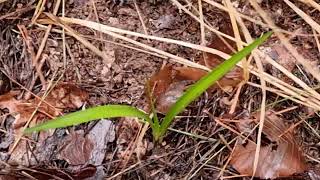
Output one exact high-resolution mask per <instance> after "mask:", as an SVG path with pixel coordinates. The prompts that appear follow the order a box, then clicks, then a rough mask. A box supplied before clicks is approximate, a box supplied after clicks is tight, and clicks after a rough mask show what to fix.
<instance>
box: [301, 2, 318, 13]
mask: <svg viewBox="0 0 320 180" xmlns="http://www.w3.org/2000/svg"><path fill="white" fill-rule="evenodd" d="M299 1H301V2H303V3H306V4H308V5H310V6H312V7H314V8H315V9H317V10H318V11H320V4H318V3H317V2H315V1H314V0H299Z"/></svg>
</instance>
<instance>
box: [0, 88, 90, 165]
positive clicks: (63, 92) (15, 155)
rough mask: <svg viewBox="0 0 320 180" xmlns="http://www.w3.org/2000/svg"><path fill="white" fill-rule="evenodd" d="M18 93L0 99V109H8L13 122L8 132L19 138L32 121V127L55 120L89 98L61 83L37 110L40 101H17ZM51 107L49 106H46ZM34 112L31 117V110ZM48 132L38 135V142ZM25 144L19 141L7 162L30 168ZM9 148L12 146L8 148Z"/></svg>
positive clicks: (10, 93)
mask: <svg viewBox="0 0 320 180" xmlns="http://www.w3.org/2000/svg"><path fill="white" fill-rule="evenodd" d="M17 94H18V92H15V91H11V92H9V93H7V94H4V95H1V96H0V109H7V110H8V113H10V115H11V116H13V117H14V122H13V124H12V126H11V128H12V129H10V130H9V132H12V133H13V134H16V135H19V134H20V133H22V129H21V128H22V127H23V126H24V125H25V124H26V123H27V122H28V121H29V119H30V118H32V119H31V124H36V123H38V122H41V121H44V120H46V119H50V118H52V117H57V116H58V115H61V114H62V112H63V111H70V110H75V109H78V108H80V107H81V106H82V105H83V103H84V102H85V100H86V99H87V97H88V94H87V93H86V92H85V91H84V90H82V89H80V88H79V87H77V86H75V85H73V84H69V83H61V84H58V85H57V86H56V87H55V88H53V89H52V90H51V91H50V92H49V94H48V95H47V96H46V99H45V102H42V103H41V105H40V106H39V108H38V109H37V106H38V104H39V102H40V100H39V99H36V98H34V99H29V100H17V99H16V98H15V96H16V95H17ZM43 94H44V92H40V93H39V94H38V96H40V97H41V96H42V95H43ZM49 104H50V105H49ZM35 110H37V112H36V113H35V114H34V116H32V115H33V113H34V111H35ZM48 136H50V132H41V133H40V136H39V142H42V141H44V140H45V139H46V138H47V137H48ZM26 147H27V145H26V141H25V140H21V141H20V142H19V144H17V146H16V148H14V150H13V151H12V152H11V157H10V160H9V163H18V164H21V165H29V163H30V161H29V159H30V158H29V157H28V155H27V149H26ZM10 149H11V147H10Z"/></svg>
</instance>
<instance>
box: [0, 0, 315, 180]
mask: <svg viewBox="0 0 320 180" xmlns="http://www.w3.org/2000/svg"><path fill="white" fill-rule="evenodd" d="M5 1H6V0H0V3H8V2H5ZM300 1H301V2H302V3H305V4H306V5H308V6H310V7H313V8H314V9H317V10H318V11H320V6H319V4H317V3H316V2H314V1H311V0H300ZM170 2H171V3H172V5H171V6H172V8H173V9H178V10H179V11H181V13H180V14H181V16H186V17H188V18H190V19H192V20H193V21H195V22H196V24H197V25H198V29H197V33H195V34H194V36H198V37H197V39H199V41H198V42H196V43H195V42H189V41H187V40H178V38H177V39H175V38H166V37H163V36H161V37H160V36H158V34H156V33H155V31H153V29H152V27H151V26H150V22H149V21H148V18H150V17H149V16H148V15H147V11H146V10H145V8H146V7H150V5H146V3H144V2H143V3H142V2H136V1H134V4H133V5H132V8H133V7H134V11H135V12H136V13H137V19H138V21H139V22H140V24H139V25H138V26H139V27H141V29H140V31H132V30H126V28H123V27H113V26H111V25H108V24H106V21H105V19H107V18H109V17H108V16H110V14H112V12H111V11H110V12H109V11H108V13H109V14H108V16H106V17H105V15H102V14H103V13H104V12H103V11H102V10H101V8H100V6H99V5H100V3H102V2H100V1H98V0H91V3H90V4H92V9H91V11H92V12H90V13H89V15H88V18H87V19H79V18H72V17H69V16H68V7H69V6H68V5H67V4H66V3H67V2H65V1H64V0H63V1H60V0H58V1H57V2H56V3H55V6H54V9H53V10H52V11H49V12H44V7H45V4H46V3H47V1H46V0H43V1H38V2H37V6H36V7H35V10H34V13H33V16H32V17H31V16H29V17H28V18H29V20H30V21H31V24H32V25H33V26H30V27H28V28H27V31H39V32H41V31H43V32H42V36H41V38H40V39H38V42H39V43H38V46H37V51H36V54H35V56H34V57H33V58H32V62H31V61H30V62H28V63H32V65H33V67H34V69H33V71H35V74H37V76H38V77H40V79H41V82H42V84H38V82H37V79H34V85H31V86H30V88H26V85H27V84H21V83H20V82H17V80H16V79H15V78H12V77H11V75H10V74H8V73H6V72H7V71H8V67H7V66H4V65H3V64H2V65H1V71H2V72H3V73H4V74H5V75H6V76H8V78H9V79H10V81H11V82H12V83H14V84H15V85H13V87H19V88H21V89H24V90H26V91H27V92H28V93H29V96H31V95H33V96H35V93H34V92H33V91H34V90H35V89H37V88H36V86H42V88H43V89H46V90H47V93H48V92H49V90H50V89H51V88H50V87H52V85H53V84H54V81H55V79H56V76H58V75H57V74H54V73H53V72H52V71H50V70H49V68H48V67H47V66H46V62H47V63H48V61H50V58H49V59H48V58H46V59H44V60H43V61H41V58H43V56H44V55H45V54H46V53H48V52H47V49H46V47H47V46H48V39H50V38H51V37H55V36H56V33H58V34H61V35H59V36H61V39H62V49H61V52H62V56H60V57H62V60H63V68H62V70H61V69H60V71H59V72H60V73H61V72H62V74H60V77H61V78H62V79H63V76H64V73H66V72H67V71H68V70H67V69H68V66H70V64H72V69H75V71H76V76H77V77H78V78H77V79H78V83H82V84H84V86H91V87H94V88H96V89H99V88H98V83H97V82H93V85H91V84H90V83H91V82H89V81H85V82H84V83H83V82H80V80H81V76H82V75H81V73H83V72H82V70H81V67H80V68H79V67H76V66H77V64H79V63H80V62H77V61H78V60H79V58H78V56H77V57H74V54H73V53H74V52H73V51H74V50H75V48H73V44H70V42H69V40H70V38H71V37H72V38H74V39H76V40H77V41H78V42H77V43H78V44H77V45H78V46H83V47H85V48H87V49H89V50H90V51H89V52H90V53H91V54H94V55H93V56H96V57H97V58H101V59H103V60H104V62H107V64H105V65H106V68H107V70H106V71H107V72H106V73H107V75H108V76H110V77H111V75H112V78H113V77H114V76H113V75H115V74H117V75H120V74H121V76H130V73H136V72H135V71H140V73H141V72H142V73H143V66H141V67H140V68H137V69H139V70H128V72H124V71H123V70H116V69H121V68H124V66H122V65H121V66H119V64H121V60H120V62H115V61H113V60H110V59H109V57H108V56H107V55H106V52H105V51H107V50H106V49H104V48H103V47H101V46H100V47H99V46H97V42H100V43H105V44H113V45H117V46H121V47H122V48H123V49H126V50H125V51H126V52H127V51H128V52H129V54H130V53H132V54H135V53H142V54H143V56H147V55H148V57H150V58H148V60H150V59H151V60H154V59H152V58H155V57H157V58H159V59H157V61H158V62H157V64H159V66H160V65H161V64H162V63H167V62H169V63H172V64H178V65H181V66H189V67H193V68H199V69H202V70H205V71H210V69H209V68H208V67H206V66H204V65H201V64H198V63H197V59H196V58H195V57H196V56H193V55H191V54H186V57H182V56H179V55H177V54H175V53H172V52H168V51H165V50H163V49H162V48H161V46H178V47H179V48H180V49H183V48H189V49H191V50H192V51H194V52H197V53H199V54H203V53H212V54H215V55H217V56H219V57H222V58H223V59H227V58H229V57H230V54H227V53H225V52H222V51H220V50H218V49H213V48H210V47H207V46H206V44H207V42H208V41H209V40H210V38H211V36H212V35H211V34H216V35H217V36H220V37H221V38H223V39H224V41H225V42H226V39H228V40H231V41H233V42H235V44H236V47H237V50H240V49H242V48H243V47H244V46H245V45H247V44H249V43H250V42H252V41H253V39H254V37H252V35H251V34H252V32H251V31H252V28H251V27H250V26H248V24H249V23H248V22H250V23H251V24H253V26H255V27H263V28H270V29H272V30H273V31H274V32H275V36H274V37H273V39H272V40H271V41H272V42H271V43H274V42H276V41H279V42H280V43H281V44H282V45H283V46H284V47H285V48H286V49H287V50H288V51H289V52H290V53H291V54H292V55H293V56H294V57H295V58H296V60H297V62H298V63H299V65H302V67H303V71H304V72H306V74H307V75H306V76H307V78H308V80H309V81H310V82H312V83H311V84H310V83H308V82H306V81H305V80H304V79H302V78H301V77H300V76H299V74H297V73H295V72H291V71H288V70H287V69H286V68H285V67H283V66H282V65H280V64H279V63H278V62H276V61H275V60H274V59H273V58H272V57H271V56H270V55H269V54H266V53H265V52H264V51H263V49H257V50H255V51H254V52H253V53H252V56H250V57H248V58H247V59H245V60H243V62H242V63H239V64H238V65H239V66H240V67H242V68H243V70H244V71H243V72H244V77H245V78H244V79H245V80H244V81H243V82H242V83H241V84H240V85H239V86H238V87H236V88H235V90H233V91H232V92H231V93H229V94H228V93H225V92H215V93H214V94H206V95H204V96H203V97H201V99H200V100H199V101H197V102H195V103H194V105H192V106H190V108H188V110H187V111H186V112H185V113H184V115H185V116H182V117H180V118H177V122H176V123H175V124H174V125H173V127H172V128H171V131H170V133H169V134H168V136H167V137H166V138H165V143H164V144H162V145H157V146H156V147H154V149H152V150H149V152H151V154H148V155H146V156H145V157H143V158H141V157H138V158H137V159H138V160H137V161H135V160H133V159H132V158H131V157H132V156H135V155H134V153H133V152H130V153H129V154H130V157H129V158H128V159H126V160H125V163H124V164H125V165H124V166H123V167H121V168H118V169H117V168H114V167H117V166H118V165H119V163H118V162H117V161H116V160H114V159H113V158H114V157H111V158H110V157H108V158H110V159H108V158H107V159H108V160H110V162H107V163H110V164H109V165H108V167H109V168H110V169H109V168H108V169H109V170H108V172H107V176H108V178H109V179H112V178H120V177H122V178H126V177H131V178H137V177H144V176H148V175H150V176H151V177H154V178H156V177H165V176H168V177H169V178H174V179H177V178H185V179H191V178H202V177H208V176H210V177H216V178H224V179H229V178H234V177H242V176H244V175H237V174H236V173H235V172H234V171H233V170H232V169H231V168H229V166H228V164H229V160H230V157H229V155H230V154H232V151H233V150H234V147H235V146H234V144H235V142H236V141H237V138H239V137H242V138H243V139H248V136H249V135H247V137H246V136H245V135H243V134H242V132H238V130H236V128H235V127H234V126H233V125H230V124H225V123H224V122H221V121H219V117H220V116H223V115H226V114H228V112H229V114H233V115H236V114H239V110H240V109H249V111H251V108H253V109H254V110H255V111H260V112H261V113H260V123H258V124H257V125H256V126H255V127H254V128H253V129H252V132H251V133H254V132H255V131H257V127H258V126H259V128H258V133H257V142H254V141H252V140H250V139H249V140H250V141H252V142H254V143H256V145H257V148H256V151H255V161H254V171H255V170H256V169H257V168H259V167H258V162H259V154H260V147H261V146H262V141H261V140H262V135H263V127H264V118H265V116H266V114H265V111H266V109H268V107H269V106H268V104H270V103H272V101H273V98H275V97H282V98H284V99H287V100H285V101H284V102H286V103H288V104H290V105H291V106H288V107H287V106H284V105H282V104H281V103H277V104H275V105H274V106H275V107H278V108H279V110H278V115H282V116H285V115H286V114H293V115H294V113H295V112H296V113H299V111H300V110H301V109H302V108H310V109H311V111H314V112H315V115H314V119H316V121H318V120H319V119H318V118H319V117H318V116H317V112H318V111H319V110H320V94H319V91H318V90H317V89H315V87H314V86H313V85H312V84H318V83H319V81H320V72H319V68H318V67H319V62H317V64H314V63H313V62H312V60H310V59H308V58H307V57H305V56H303V55H301V53H299V52H298V51H297V48H296V45H294V44H293V43H292V42H291V41H290V39H289V38H288V37H287V35H293V34H294V35H295V36H301V37H304V38H309V39H312V40H313V41H314V42H315V45H316V46H315V47H313V48H317V49H318V51H319V52H320V44H319V34H320V25H319V24H318V23H317V22H316V20H315V19H313V17H312V16H310V15H308V13H307V12H304V11H302V9H300V8H299V6H298V5H295V3H292V2H291V1H289V0H284V1H283V2H284V4H286V5H287V6H286V8H290V9H291V10H292V12H294V13H296V14H295V15H298V16H300V17H301V18H302V20H303V21H304V22H306V23H307V24H308V25H309V26H310V27H309V28H311V30H312V32H309V33H305V32H304V33H296V32H292V31H290V30H287V29H281V28H280V27H278V26H277V25H276V24H275V20H274V19H272V17H273V16H271V14H270V13H271V10H270V9H267V8H266V7H265V6H263V3H261V4H258V3H257V2H256V1H253V0H252V1H251V0H250V4H251V6H252V7H251V9H250V10H251V11H253V12H255V13H256V14H258V15H259V16H260V17H261V18H262V19H258V18H254V17H253V16H251V15H248V14H244V13H243V12H240V11H239V10H240V9H241V6H242V4H241V3H240V5H239V6H238V7H235V4H234V3H232V2H231V1H230V0H224V1H223V3H224V4H221V3H218V2H215V1H213V0H203V1H201V0H197V1H190V2H189V1H186V2H187V3H190V4H189V5H190V6H189V7H188V6H186V5H185V4H186V3H182V2H180V1H178V0H171V1H170ZM0 5H1V4H0ZM166 5H167V6H169V3H167V4H166ZM60 6H62V7H63V8H62V11H61V12H59V7H60ZM159 6H161V5H159ZM262 6H263V7H262ZM33 8H34V7H32V8H31V9H33ZM107 8H110V9H111V7H107ZM120 9H121V7H120ZM124 9H125V8H124ZM128 9H130V6H129V8H127V9H125V10H126V11H129V10H128ZM212 9H214V10H217V9H220V10H221V11H224V12H226V13H228V16H229V17H230V18H227V19H230V23H231V25H232V28H233V32H234V36H230V35H228V34H225V32H222V31H220V30H219V29H218V28H216V27H215V26H213V25H212V24H210V23H209V22H208V20H207V19H208V18H210V17H209V15H211V14H210V13H211V12H212ZM27 11H30V7H29V8H28V9H20V10H16V11H14V12H12V13H8V14H7V15H2V16H0V21H2V20H3V19H7V18H8V17H12V16H13V15H15V14H17V13H20V12H22V13H23V12H27ZM123 11H124V10H123ZM164 12H165V11H164V10H162V12H161V13H164ZM122 13H124V14H125V13H126V12H122ZM161 13H160V14H161ZM91 15H92V16H94V18H92V17H91ZM116 15H117V14H116ZM120 16H121V15H120ZM110 17H111V16H110ZM104 18H105V19H104ZM119 24H120V23H119ZM35 25H37V26H35ZM56 26H58V27H59V28H61V29H62V30H59V29H57V27H56ZM39 27H40V28H39ZM41 28H44V29H45V30H43V29H41ZM177 28H179V27H177ZM302 28H303V27H302ZM83 29H87V30H88V31H94V32H95V33H97V34H98V37H96V36H95V35H91V34H89V35H88V34H86V33H83V32H85V31H83ZM137 29H138V28H135V30H137ZM1 30H2V29H1ZM141 30H142V32H143V33H141ZM166 31H170V30H166ZM171 31H173V30H171ZM180 34H183V33H180ZM32 37H34V36H32ZM159 45H161V46H159ZM265 46H268V44H266V45H265ZM229 47H230V46H229ZM56 49H58V48H56ZM57 51H60V50H57ZM24 53H26V52H24ZM149 55H150V56H149ZM188 56H189V57H188ZM136 57H139V56H136ZM129 58H130V57H128V59H129ZM195 59H196V60H195ZM251 59H253V60H254V61H252V60H251ZM70 60H71V61H72V62H71V63H70V62H69V61H70ZM116 61H117V60H116ZM118 61H119V59H118ZM129 61H130V60H129ZM129 61H125V63H127V64H129V63H130V62H129ZM144 61H145V60H144ZM92 63H95V62H92ZM137 66H139V64H138V63H137ZM159 66H158V67H159ZM267 66H272V67H273V68H275V69H277V70H279V71H280V72H281V73H282V74H283V75H285V76H286V77H288V78H289V79H290V81H292V82H293V83H291V82H285V81H284V80H283V79H280V78H278V77H275V76H273V75H271V73H270V72H269V70H268V68H266V67H267ZM42 69H43V70H42ZM82 69H83V68H82ZM98 72H99V71H98ZM89 73H90V72H89ZM108 73H109V74H108ZM126 73H127V74H129V75H127V74H126ZM50 74H51V76H50ZM97 74H98V73H97ZM98 75H99V74H98ZM49 77H51V78H49ZM145 78H148V77H145ZM48 79H51V80H50V82H49V84H47V83H45V82H46V81H48ZM106 79H107V78H106ZM128 79H129V78H128ZM108 81H113V80H112V79H111V80H110V79H109V80H108ZM131 81H133V80H131ZM76 82H77V81H76ZM120 82H121V80H120ZM122 83H123V82H122ZM132 83H133V82H132ZM259 83H260V84H259ZM110 84H111V83H110ZM114 84H116V83H114ZM140 85H141V84H140ZM120 86H121V85H120ZM142 86H143V85H142ZM112 88H114V87H111V88H110V89H111V90H110V91H109V92H113V91H114V92H115V91H118V90H117V89H116V90H115V89H112ZM122 88H126V87H118V89H122ZM251 91H254V92H255V93H256V95H252V96H251V95H250V94H246V93H247V92H251ZM47 93H45V94H47ZM142 94H143V92H141V95H142ZM103 95H106V94H103ZM103 95H102V96H103ZM141 95H140V97H141ZM209 95H210V96H209ZM92 96H96V95H92ZM245 96H246V97H248V99H245V98H244V97H245ZM253 96H255V97H256V98H257V99H258V100H256V99H253ZM36 97H37V96H36ZM224 97H227V98H229V99H231V100H230V101H231V103H230V104H229V105H226V104H224V103H223V102H222V99H223V98H224ZM37 98H40V99H41V101H40V103H42V100H44V98H45V96H44V97H37ZM101 99H102V98H101ZM141 102H142V103H145V102H143V101H142V100H140V102H139V103H141ZM44 103H48V104H50V102H45V101H44ZM100 103H105V101H103V100H98V102H95V103H93V104H100ZM119 103H122V102H119ZM252 104H258V105H256V106H254V107H252ZM39 106H40V104H39ZM142 106H145V104H144V105H142ZM36 112H37V111H35V112H34V114H35V113H36ZM203 112H204V113H203ZM303 113H304V112H303ZM31 119H32V117H30V120H31ZM295 122H296V123H294V124H292V125H291V126H290V128H289V129H288V132H289V131H294V130H296V131H297V132H298V133H299V132H302V130H300V129H303V130H305V129H306V128H308V129H309V130H307V131H306V133H309V135H311V136H312V137H313V136H314V137H317V138H319V137H320V136H319V134H318V133H317V131H318V128H319V127H318V124H319V123H318V122H316V123H315V124H316V125H313V126H312V125H310V124H309V123H308V121H307V120H306V119H302V120H296V121H295ZM29 123H30V122H28V123H27V124H26V125H25V126H24V128H25V127H27V126H28V124H29ZM0 130H1V131H2V132H4V133H5V134H6V133H7V131H5V130H3V129H0ZM303 132H304V133H305V131H303ZM251 133H250V134H251ZM284 133H287V131H286V132H284ZM16 136H18V141H16V142H15V143H14V145H13V147H12V149H11V151H12V150H13V149H14V148H15V147H16V145H17V144H18V142H19V140H20V138H23V136H22V134H19V135H16ZM298 136H299V134H298ZM301 136H302V135H301ZM143 139H148V141H151V137H150V133H149V131H148V129H147V125H144V126H143V127H140V130H139V133H138V135H137V136H136V138H135V141H134V142H133V146H136V147H137V146H138V144H141V143H142V140H143ZM302 139H303V140H305V141H308V137H307V136H304V137H302ZM318 140H319V139H318ZM110 151H114V152H116V148H113V149H111V150H110ZM114 152H112V153H114ZM313 155H314V157H313V156H312V155H310V154H308V155H307V157H308V158H309V159H310V161H311V162H312V163H313V164H318V165H317V166H318V167H319V159H318V158H320V157H319V153H318V154H313ZM316 156H317V157H316ZM120 161H122V160H120ZM121 163H123V162H121ZM183 164H187V165H190V167H184V166H183ZM113 166H114V167H113ZM148 171H150V172H148ZM253 174H254V172H253ZM24 175H25V176H27V177H29V178H31V177H32V175H30V174H24Z"/></svg>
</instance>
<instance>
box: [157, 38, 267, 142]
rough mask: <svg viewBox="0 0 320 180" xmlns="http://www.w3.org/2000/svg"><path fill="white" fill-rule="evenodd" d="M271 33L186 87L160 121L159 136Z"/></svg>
mask: <svg viewBox="0 0 320 180" xmlns="http://www.w3.org/2000/svg"><path fill="white" fill-rule="evenodd" d="M271 34H272V32H268V33H266V34H264V35H263V36H262V37H260V38H258V39H256V40H255V41H254V42H253V43H251V44H250V45H248V46H247V47H245V48H244V49H242V50H241V51H239V52H238V53H236V54H234V55H233V56H232V57H231V58H229V59H228V60H226V61H224V62H223V63H221V64H220V65H219V66H217V67H216V68H215V69H213V70H212V71H211V72H210V73H208V75H206V76H205V77H203V78H202V79H200V80H199V81H198V82H196V83H195V84H193V85H192V86H191V87H190V88H188V89H187V91H186V92H185V93H184V94H183V96H182V97H181V98H179V99H178V101H177V102H176V103H175V104H174V105H173V106H172V107H171V108H170V110H169V112H168V113H167V114H166V116H165V117H164V119H163V121H162V123H161V136H163V135H164V134H165V133H166V131H167V129H168V128H169V126H170V124H171V123H172V121H173V119H174V118H175V116H176V115H178V114H179V113H180V112H181V111H183V110H184V109H185V108H186V107H187V106H188V105H189V104H190V103H191V102H192V101H194V100H195V99H196V98H197V97H199V96H200V95H201V94H202V93H203V92H205V91H206V90H207V89H208V88H209V87H210V86H211V85H213V84H214V83H215V82H216V81H217V80H219V79H220V78H221V77H222V76H224V75H225V74H226V73H228V72H229V71H230V70H231V69H232V68H233V67H234V66H235V65H236V64H237V63H238V62H239V61H241V60H242V59H243V58H244V57H246V56H247V55H248V54H250V52H251V51H252V50H254V49H255V48H256V47H257V46H259V45H260V44H262V43H263V42H264V41H265V40H267V39H268V38H269V37H270V36H271Z"/></svg>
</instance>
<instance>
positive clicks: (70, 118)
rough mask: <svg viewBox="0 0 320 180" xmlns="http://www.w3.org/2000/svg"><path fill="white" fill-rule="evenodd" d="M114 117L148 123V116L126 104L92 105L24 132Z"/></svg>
mask: <svg viewBox="0 0 320 180" xmlns="http://www.w3.org/2000/svg"><path fill="white" fill-rule="evenodd" d="M115 117H137V118H141V119H145V120H147V121H148V122H149V123H150V118H149V116H148V115H147V114H146V113H144V112H142V111H140V110H139V109H137V108H135V107H131V106H127V105H105V106H98V107H93V108H90V109H86V110H83V111H77V112H74V113H70V114H67V115H65V116H61V117H58V118H56V119H53V120H50V121H47V122H45V123H42V124H39V125H37V126H34V127H31V128H28V129H26V130H25V133H31V132H33V131H41V130H47V129H53V128H62V127H67V126H72V125H78V124H81V123H84V122H88V121H92V120H96V119H101V118H115ZM150 124H151V123H150Z"/></svg>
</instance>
